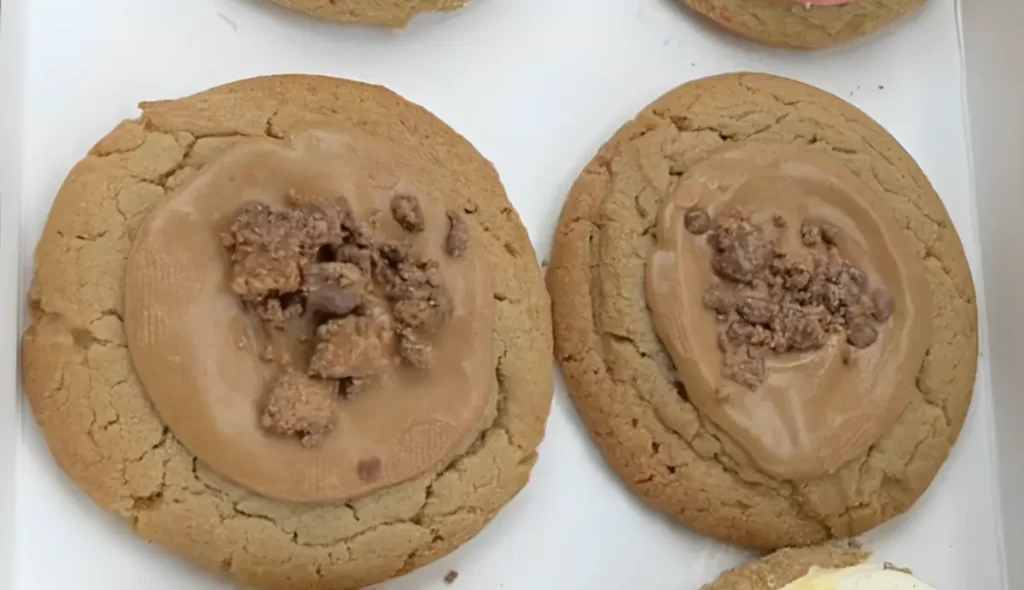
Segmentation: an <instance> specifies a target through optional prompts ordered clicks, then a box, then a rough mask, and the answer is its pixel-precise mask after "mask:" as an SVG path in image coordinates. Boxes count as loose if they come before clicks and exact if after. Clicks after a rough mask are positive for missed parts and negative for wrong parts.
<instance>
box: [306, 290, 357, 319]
mask: <svg viewBox="0 0 1024 590" xmlns="http://www.w3.org/2000/svg"><path fill="white" fill-rule="evenodd" d="M359 303H360V299H359V297H358V296H357V295H356V294H354V293H352V292H351V291H347V290H345V289H343V288H341V287H339V286H338V285H324V286H323V287H320V288H319V289H317V290H315V291H311V292H310V293H309V295H308V297H307V299H306V305H307V306H308V307H309V309H310V310H311V311H313V312H314V313H319V314H321V315H323V316H326V317H341V316H344V315H346V314H350V313H352V312H353V311H355V310H356V308H357V307H359Z"/></svg>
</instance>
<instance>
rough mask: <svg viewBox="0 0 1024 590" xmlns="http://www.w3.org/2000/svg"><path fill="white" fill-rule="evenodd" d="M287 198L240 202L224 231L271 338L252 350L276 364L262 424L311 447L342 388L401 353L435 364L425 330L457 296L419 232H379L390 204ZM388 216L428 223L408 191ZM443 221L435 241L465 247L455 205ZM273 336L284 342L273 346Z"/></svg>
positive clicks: (243, 294)
mask: <svg viewBox="0 0 1024 590" xmlns="http://www.w3.org/2000/svg"><path fill="white" fill-rule="evenodd" d="M287 203H288V205H287V206H285V207H271V206H268V205H265V204H262V203H246V204H244V205H243V206H241V207H239V208H238V209H237V210H236V212H235V217H234V219H233V220H232V222H231V224H230V226H229V227H228V229H227V231H225V232H224V233H223V234H222V235H221V240H222V243H223V245H224V247H225V249H226V250H227V251H228V254H229V255H230V259H231V288H232V290H233V291H234V292H235V294H236V295H237V296H238V297H239V299H240V300H241V301H242V302H243V303H244V304H245V305H246V306H247V307H248V308H249V309H250V310H251V311H253V312H254V313H255V314H256V316H258V317H259V318H260V319H261V320H263V322H264V324H265V327H266V328H267V329H268V330H269V331H270V332H269V333H271V334H274V338H275V344H274V345H273V346H270V345H268V346H266V347H262V348H263V349H262V350H259V351H258V355H259V357H260V359H261V360H263V361H264V362H266V363H267V364H272V365H277V366H280V367H284V373H282V375H283V376H282V377H281V378H280V379H279V380H278V382H277V383H275V385H274V386H273V387H272V388H271V391H270V392H268V394H267V401H266V406H265V411H264V414H263V416H262V419H261V422H262V424H263V426H264V427H265V428H266V429H268V430H270V431H272V432H275V433H278V434H284V435H289V436H295V437H297V438H298V439H299V440H300V441H301V442H302V444H303V445H306V446H316V445H318V444H320V443H321V442H322V440H323V438H324V437H325V436H327V435H328V434H329V433H330V431H331V428H332V427H333V423H334V417H335V415H336V414H335V412H337V404H339V403H340V402H339V400H340V399H341V398H342V397H346V396H350V395H353V394H356V393H359V392H361V391H364V390H368V389H369V388H370V387H371V386H372V385H374V384H378V383H380V382H381V381H380V380H379V379H378V374H379V373H380V372H381V371H384V370H386V369H387V368H388V367H389V366H392V365H397V363H399V362H402V363H405V364H407V365H409V366H412V367H415V368H417V369H429V368H431V367H433V366H434V364H435V363H436V358H435V354H436V353H435V350H434V344H433V342H432V338H433V337H434V336H435V335H437V334H438V333H439V332H440V331H441V330H442V329H444V327H445V326H446V325H447V324H448V323H449V321H450V320H451V316H452V313H453V305H454V303H453V300H452V298H451V295H450V294H449V292H448V290H447V289H446V287H445V284H444V276H443V275H442V272H441V266H440V263H439V262H438V261H437V260H434V259H430V258H427V257H425V256H424V255H423V254H422V252H420V251H419V250H418V248H420V247H421V246H419V245H418V244H419V242H421V241H422V240H420V241H416V242H414V241H413V240H412V238H411V237H410V236H406V237H403V238H401V239H399V240H393V239H387V238H384V237H383V236H381V235H380V232H382V231H384V229H382V227H383V226H382V225H381V218H382V217H383V216H386V215H387V211H382V210H374V211H372V212H370V214H369V216H368V218H367V219H366V220H365V221H360V220H357V219H355V218H354V216H353V214H352V210H351V208H350V206H349V203H348V201H346V200H345V199H343V198H340V197H338V198H320V197H316V196H307V195H298V194H296V193H294V192H292V193H289V195H288V198H287ZM390 213H391V215H392V217H393V218H394V220H395V223H397V224H398V225H399V226H400V227H401V228H402V229H404V230H405V231H408V232H412V233H417V232H422V231H424V230H425V229H426V217H425V216H424V211H423V209H422V203H421V202H420V200H419V199H417V198H416V197H413V196H410V195H405V194H399V195H396V196H395V197H393V198H392V199H391V202H390ZM448 219H449V228H448V229H447V233H446V234H445V235H444V236H443V238H444V240H445V242H444V248H443V249H444V250H445V252H446V253H447V254H448V255H450V256H461V255H462V254H463V253H464V252H465V251H466V249H467V247H468V238H469V228H468V226H467V225H466V222H465V221H464V220H463V218H462V216H461V214H459V213H451V212H449V213H448ZM390 229H393V228H390ZM292 320H299V321H292ZM278 335H280V336H283V337H285V338H288V339H290V340H291V342H290V344H289V345H288V346H285V347H284V348H282V349H280V350H278V349H277V348H276V347H277V346H278V345H277V344H276V338H278ZM291 345H294V346H295V348H294V349H293V348H289V346H291ZM300 351H303V352H300ZM307 355H308V356H307ZM307 358H308V363H306V359H307ZM378 461H379V459H378ZM376 469H379V465H378V466H377V468H376ZM371 471H373V469H371V468H370V467H369V466H368V465H361V466H360V474H361V477H363V476H365V477H367V478H373V477H376V476H375V475H374V474H372V473H370V472H371Z"/></svg>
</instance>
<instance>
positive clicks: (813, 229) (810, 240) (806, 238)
mask: <svg viewBox="0 0 1024 590" xmlns="http://www.w3.org/2000/svg"><path fill="white" fill-rule="evenodd" d="M800 241H801V242H803V244H804V246H807V247H808V248H813V247H814V246H817V245H818V244H820V243H821V226H820V225H818V224H816V223H813V222H810V221H805V222H804V223H803V225H801V226H800Z"/></svg>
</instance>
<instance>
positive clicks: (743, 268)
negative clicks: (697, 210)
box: [711, 216, 774, 283]
mask: <svg viewBox="0 0 1024 590" xmlns="http://www.w3.org/2000/svg"><path fill="white" fill-rule="evenodd" d="M712 238H713V239H712V240H711V243H712V247H713V248H714V250H715V255H714V256H713V257H712V259H711V267H712V269H714V271H715V274H717V275H718V276H720V277H722V278H724V279H728V280H732V281H737V282H740V283H750V282H752V281H753V280H754V278H755V277H756V276H757V275H759V274H760V273H761V272H763V271H764V270H765V268H767V267H768V263H769V262H771V260H772V256H773V249H774V244H773V243H772V241H771V239H770V238H769V236H768V235H767V233H766V232H765V231H764V228H762V227H761V226H759V225H755V224H753V223H751V222H750V221H748V220H747V219H745V218H742V217H738V216H726V217H724V218H722V219H721V220H720V221H719V222H717V223H716V224H715V228H714V235H713V236H712Z"/></svg>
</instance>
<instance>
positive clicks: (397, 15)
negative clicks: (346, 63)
mask: <svg viewBox="0 0 1024 590" xmlns="http://www.w3.org/2000/svg"><path fill="white" fill-rule="evenodd" d="M273 2H274V3H276V4H280V5H281V6H284V7H285V8H290V9H292V10H296V11H298V12H304V13H306V14H308V15H310V16H313V17H316V18H320V19H324V20H331V21H336V22H342V23H356V24H363V25H372V26H381V27H395V28H397V27H404V26H405V25H407V24H408V23H409V21H410V20H411V19H412V17H414V16H416V15H417V14H421V13H424V12H448V11H452V10H458V9H460V8H462V7H463V6H465V5H466V4H468V3H469V0H273Z"/></svg>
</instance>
